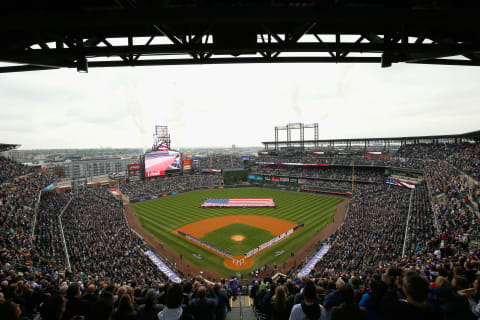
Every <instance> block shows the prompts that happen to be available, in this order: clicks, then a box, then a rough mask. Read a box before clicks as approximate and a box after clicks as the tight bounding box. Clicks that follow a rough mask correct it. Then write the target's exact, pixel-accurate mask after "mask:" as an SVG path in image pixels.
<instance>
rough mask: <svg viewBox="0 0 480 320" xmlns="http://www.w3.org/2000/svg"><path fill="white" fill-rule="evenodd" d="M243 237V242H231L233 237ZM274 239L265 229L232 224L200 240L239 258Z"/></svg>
mask: <svg viewBox="0 0 480 320" xmlns="http://www.w3.org/2000/svg"><path fill="white" fill-rule="evenodd" d="M237 234H238V235H242V236H245V240H243V241H233V240H232V239H230V238H231V236H233V235H237ZM273 238H275V235H274V234H272V233H271V232H270V231H267V230H265V229H259V228H255V227H253V226H249V225H246V224H243V223H234V224H231V225H228V226H225V227H223V228H219V229H217V230H214V231H211V232H209V233H207V234H206V235H205V236H203V238H202V240H203V241H206V242H208V243H210V244H211V245H214V246H215V247H217V248H219V249H222V250H225V251H227V252H230V253H231V254H232V255H234V256H239V255H242V254H245V253H247V252H248V251H250V250H252V248H256V247H258V246H259V245H261V244H262V243H265V242H267V241H269V240H271V239H273Z"/></svg>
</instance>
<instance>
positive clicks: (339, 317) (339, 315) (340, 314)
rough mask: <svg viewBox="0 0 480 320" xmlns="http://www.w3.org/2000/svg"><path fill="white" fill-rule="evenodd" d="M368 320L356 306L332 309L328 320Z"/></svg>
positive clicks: (364, 313)
mask: <svg viewBox="0 0 480 320" xmlns="http://www.w3.org/2000/svg"><path fill="white" fill-rule="evenodd" d="M350 319H357V320H368V312H367V311H366V310H363V309H360V308H359V307H358V306H357V305H356V304H353V305H346V304H345V303H344V304H342V305H341V306H337V307H333V308H332V311H331V313H330V316H329V318H328V320H350ZM439 320H440V319H439Z"/></svg>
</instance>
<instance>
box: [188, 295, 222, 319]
mask: <svg viewBox="0 0 480 320" xmlns="http://www.w3.org/2000/svg"><path fill="white" fill-rule="evenodd" d="M190 310H191V312H192V314H193V316H194V317H195V319H196V320H215V311H216V310H217V300H216V299H211V298H206V299H205V300H200V299H199V298H194V299H192V300H191V301H190Z"/></svg>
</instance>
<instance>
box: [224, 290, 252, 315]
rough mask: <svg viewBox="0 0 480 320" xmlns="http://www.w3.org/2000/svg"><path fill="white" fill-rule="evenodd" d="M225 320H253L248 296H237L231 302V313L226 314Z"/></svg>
mask: <svg viewBox="0 0 480 320" xmlns="http://www.w3.org/2000/svg"><path fill="white" fill-rule="evenodd" d="M227 320H255V313H254V312H253V310H252V307H251V306H250V305H249V298H248V296H239V297H238V298H237V300H235V301H232V311H231V312H228V313H227Z"/></svg>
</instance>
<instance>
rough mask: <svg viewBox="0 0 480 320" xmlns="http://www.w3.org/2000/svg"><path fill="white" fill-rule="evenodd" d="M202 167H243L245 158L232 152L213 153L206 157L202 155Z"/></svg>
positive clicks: (200, 161) (200, 166)
mask: <svg viewBox="0 0 480 320" xmlns="http://www.w3.org/2000/svg"><path fill="white" fill-rule="evenodd" d="M198 162H199V168H200V169H230V168H243V160H242V157H241V156H237V155H232V154H226V155H222V154H213V155H208V156H205V157H200V160H199V161H198Z"/></svg>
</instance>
